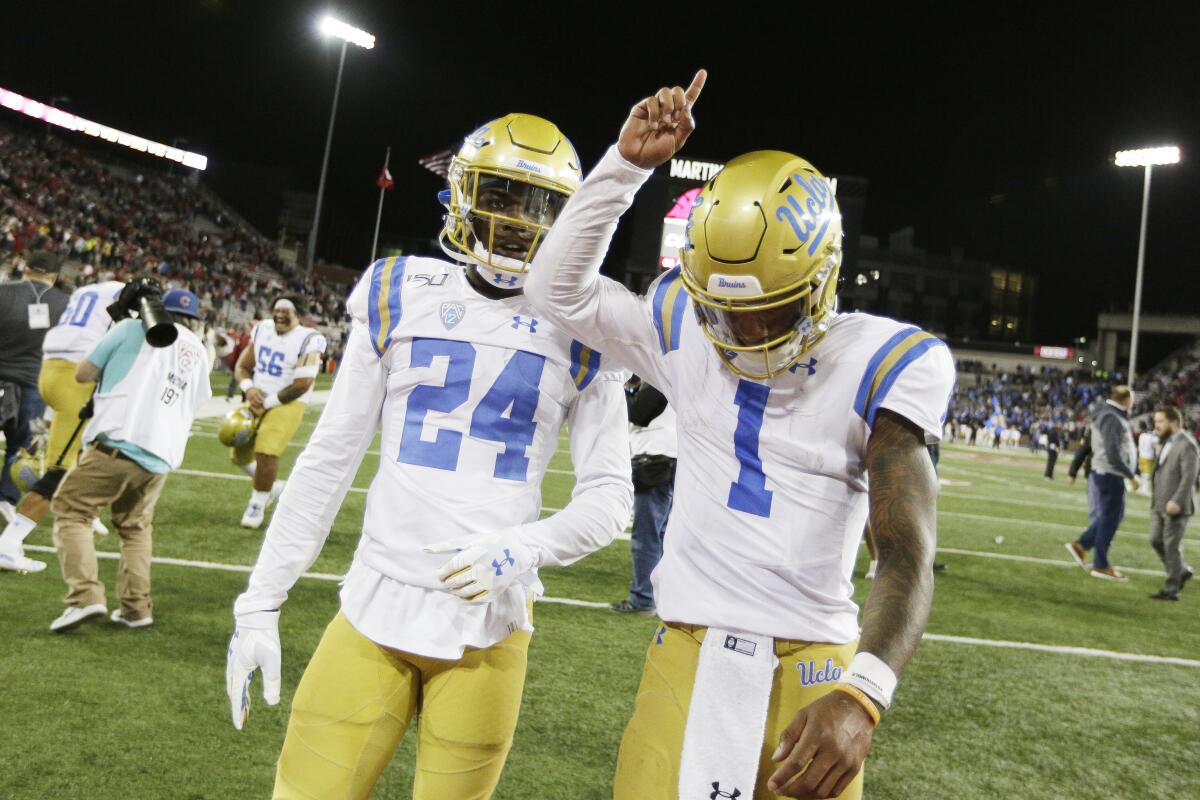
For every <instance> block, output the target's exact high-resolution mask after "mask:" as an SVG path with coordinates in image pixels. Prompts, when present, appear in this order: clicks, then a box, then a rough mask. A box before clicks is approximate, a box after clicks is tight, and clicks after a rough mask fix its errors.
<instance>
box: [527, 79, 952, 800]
mask: <svg viewBox="0 0 1200 800" xmlns="http://www.w3.org/2000/svg"><path fill="white" fill-rule="evenodd" d="M706 80H707V73H706V72H705V71H704V70H701V71H699V72H698V73H697V74H696V76H695V78H694V79H693V80H692V83H691V84H690V85H689V86H688V87H687V88H686V89H685V88H683V87H681V86H674V87H664V88H662V89H660V90H659V91H658V92H656V93H655V94H653V95H651V96H649V97H646V98H645V99H643V100H641V101H640V102H638V103H637V104H636V105H634V106H633V108H632V110H631V111H630V113H629V117H628V119H627V120H626V122H625V123H624V127H623V128H622V129H621V132H620V135H619V137H618V140H617V143H616V144H615V145H614V146H613V147H612V148H610V149H609V151H608V153H607V154H606V155H605V156H604V157H603V158H602V159H601V161H600V163H599V164H598V165H597V166H596V167H595V169H594V170H593V171H592V172H591V173H590V174H589V175H588V177H587V179H586V180H585V181H584V182H583V184H582V185H581V186H580V188H579V190H578V191H577V192H576V193H575V194H574V195H573V196H572V198H571V200H570V202H569V203H568V204H567V206H566V208H565V209H564V210H563V213H562V215H561V217H560V218H559V220H558V222H557V223H556V225H555V227H554V230H553V231H552V232H551V233H550V235H549V237H548V238H547V240H546V242H545V244H544V245H543V246H542V248H541V250H540V251H539V252H538V255H537V258H536V259H535V262H534V267H533V269H532V270H531V271H530V278H529V281H528V283H527V284H526V295H527V296H528V297H529V299H530V301H531V302H533V304H534V307H535V308H537V309H538V310H539V311H540V312H541V313H542V314H543V315H544V316H545V317H548V318H549V319H551V320H553V321H554V323H555V324H556V325H557V326H559V327H560V328H562V329H564V330H566V331H567V332H568V333H569V334H570V335H572V336H576V337H578V338H579V339H580V340H581V341H582V342H584V343H585V344H587V345H588V346H591V347H593V348H595V349H598V350H600V351H601V352H603V353H604V354H605V357H606V358H608V359H611V361H612V362H614V363H615V364H616V365H617V366H619V367H623V368H625V369H628V370H632V371H633V372H635V373H637V374H638V375H641V376H642V377H643V379H645V380H646V381H648V382H650V383H652V384H654V386H656V387H657V388H659V389H660V390H661V391H662V392H663V394H665V395H666V396H667V398H668V400H669V401H670V403H671V404H672V405H673V406H674V407H675V409H676V411H677V415H678V420H679V422H678V424H679V426H680V435H679V459H678V472H677V478H676V482H675V491H676V501H675V507H674V511H673V513H672V515H671V520H670V522H669V524H668V528H667V532H666V535H665V540H664V541H665V550H664V554H663V558H662V561H661V562H660V563H659V566H658V568H657V569H656V570H655V572H654V574H653V583H654V594H655V598H656V599H657V600H658V612H659V615H660V616H661V617H662V624H661V625H660V626H658V627H657V628H656V630H655V632H654V636H653V637H652V639H651V642H650V645H649V648H648V653H647V660H646V667H645V670H644V673H643V677H642V683H641V686H640V688H639V690H638V697H637V702H636V705H635V710H634V714H633V718H632V719H631V720H630V722H629V725H628V726H627V728H626V731H625V734H624V737H623V739H622V743H621V749H620V753H619V756H618V760H617V774H616V780H615V784H616V785H615V797H616V798H617V799H618V800H633V798H638V800H647V798H649V799H651V800H655V799H661V800H668V799H670V800H674V798H677V797H681V796H687V797H693V796H695V797H699V796H709V795H710V794H711V796H713V797H716V796H722V797H729V796H735V795H736V796H743V797H746V798H749V797H754V798H768V797H774V796H777V795H783V796H786V797H796V798H831V797H842V798H858V797H860V796H861V794H862V780H863V778H862V765H863V762H864V759H865V758H866V754H867V750H868V749H869V747H870V745H871V740H872V737H873V735H874V731H875V726H876V724H877V723H878V722H879V720H880V717H881V714H883V713H884V712H885V711H886V709H887V707H888V706H889V704H890V703H891V702H892V695H893V692H894V690H895V688H896V684H897V677H898V676H899V674H900V673H901V672H902V670H903V669H904V667H905V665H906V664H907V663H908V661H909V659H910V657H911V656H912V654H913V651H914V650H915V648H916V646H917V644H918V642H919V641H920V638H921V633H922V631H923V629H924V627H925V621H926V618H927V616H928V612H929V607H930V603H931V601H932V594H933V572H932V569H931V567H932V559H933V554H934V546H935V540H936V522H935V505H936V496H937V478H936V476H935V475H934V471H933V467H932V464H931V463H930V460H929V455H928V453H927V451H926V449H925V448H926V442H927V441H936V440H937V438H938V437H939V436H940V435H941V429H942V421H943V418H944V414H945V410H946V406H947V403H948V400H949V397H950V391H951V387H952V386H953V382H954V364H953V359H952V358H951V356H950V353H949V350H948V349H947V347H946V346H945V345H944V343H943V342H941V341H940V340H938V339H937V338H935V337H933V336H930V335H929V334H927V333H925V332H923V331H921V330H920V329H919V328H916V327H913V326H911V325H907V324H903V323H900V322H896V321H894V320H890V319H886V318H882V317H875V316H870V315H867V314H858V313H852V314H840V313H837V312H836V293H837V276H838V270H839V268H840V266H841V258H842V225H841V215H840V212H839V210H838V207H837V200H836V197H835V195H834V190H833V186H832V185H831V184H830V182H828V181H827V180H826V179H825V178H824V176H822V175H821V173H820V172H818V171H817V170H816V168H814V167H813V166H812V165H811V164H810V163H809V162H807V161H805V160H804V159H802V158H799V157H798V156H795V155H792V154H790V153H785V152H780V151H755V152H751V153H747V154H745V155H742V156H739V157H737V158H734V159H733V160H731V161H729V162H728V163H727V165H726V166H725V168H724V170H722V171H721V172H719V173H717V174H716V175H715V176H714V177H713V178H711V179H710V180H709V181H708V182H707V183H705V184H704V186H703V188H702V190H701V192H700V194H699V195H698V196H697V197H696V199H695V200H694V202H693V207H692V209H691V214H690V217H689V221H688V225H687V229H686V231H687V232H686V242H685V244H684V246H683V248H682V249H681V252H680V264H679V266H677V267H675V268H674V269H671V270H668V271H666V272H665V273H664V274H663V275H661V276H660V277H659V279H658V280H657V281H656V282H655V283H654V284H652V285H651V286H650V288H649V289H648V290H647V292H646V295H645V296H638V295H635V294H633V293H631V292H630V291H629V290H628V289H626V288H625V287H624V286H622V285H621V284H618V283H615V282H613V281H611V280H608V279H607V278H604V277H602V276H600V275H599V268H600V264H601V262H602V260H603V258H604V254H605V251H606V250H607V248H608V244H609V241H610V240H611V237H612V235H613V232H614V230H615V229H616V226H617V223H618V220H619V218H620V217H621V215H622V213H624V211H625V210H626V209H627V208H628V207H629V206H630V204H631V203H632V201H633V197H634V195H635V193H636V192H637V190H638V188H639V187H640V186H641V185H642V184H643V183H644V182H645V181H646V179H647V178H648V177H649V176H650V174H651V173H652V171H653V170H654V168H655V167H657V166H659V165H661V164H663V163H664V162H665V161H666V160H667V159H669V158H670V157H671V156H673V155H674V154H675V153H676V152H677V151H678V150H679V149H680V148H681V147H683V145H684V143H685V142H686V141H687V139H688V137H689V135H690V134H691V133H692V132H693V130H694V128H695V124H696V123H695V118H694V116H693V108H694V106H695V105H696V103H697V101H698V99H699V97H700V94H701V90H702V89H703V87H704V84H705V82H706ZM797 136H798V137H799V136H800V134H799V133H798V134H797ZM868 515H869V517H870V522H871V527H872V529H873V530H874V531H875V536H876V541H877V542H878V545H879V566H878V574H877V577H876V580H875V582H874V584H873V585H872V587H871V593H870V595H869V597H868V598H867V601H866V607H865V613H864V617H863V621H862V627H861V631H860V629H859V624H858V607H857V606H856V605H855V603H854V601H853V598H852V596H853V591H854V587H853V584H852V583H851V580H850V576H851V570H852V568H853V565H854V561H855V553H856V551H857V547H858V542H859V539H860V537H861V534H862V530H863V526H864V522H865V521H866V518H867V517H868ZM685 734H686V735H685Z"/></svg>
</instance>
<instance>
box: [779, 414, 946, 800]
mask: <svg viewBox="0 0 1200 800" xmlns="http://www.w3.org/2000/svg"><path fill="white" fill-rule="evenodd" d="M867 474H868V475H869V476H870V507H871V510H870V518H871V532H872V534H873V535H874V538H875V546H876V548H877V550H878V558H879V565H878V567H877V569H876V573H875V581H874V583H873V584H872V587H871V594H870V595H869V596H868V598H867V603H866V606H865V608H864V616H863V627H862V634H861V636H860V638H859V647H858V649H859V652H860V653H861V652H866V653H871V654H872V655H874V656H876V657H877V658H879V659H880V660H882V661H883V662H884V663H886V664H887V665H888V667H890V668H891V670H892V671H893V672H894V673H896V674H897V675H899V674H900V672H901V671H902V670H903V669H904V667H905V665H907V664H908V661H909V659H910V658H911V657H912V654H913V652H914V651H915V650H916V649H917V645H918V644H919V643H920V641H921V634H922V633H923V632H924V630H925V622H926V620H927V619H928V617H929V607H930V605H931V604H932V603H933V555H934V548H935V546H936V543H937V523H936V515H937V475H936V473H935V472H934V470H933V463H932V462H931V461H930V459H929V452H928V450H926V448H925V434H924V433H923V432H922V431H921V429H920V428H918V427H917V426H916V425H913V424H912V423H910V422H909V421H907V420H906V419H904V418H903V417H900V416H899V415H897V414H893V413H892V412H890V411H887V410H883V411H880V413H879V416H878V417H877V418H876V422H875V427H874V429H873V431H872V433H871V438H870V440H869V441H868V443H867ZM864 702H866V703H871V702H873V701H871V700H870V699H869V698H865V697H864V699H863V700H856V699H855V698H854V697H852V696H851V695H849V694H847V693H845V692H840V691H835V692H830V693H829V694H827V695H825V696H824V697H822V698H821V699H819V700H817V701H816V702H814V703H812V704H811V705H809V706H806V707H805V708H802V709H800V711H799V712H798V713H797V714H796V717H795V719H794V720H793V721H792V724H791V725H789V726H788V728H787V730H785V731H784V733H783V736H782V737H781V740H780V743H779V748H778V750H777V751H776V752H775V755H774V758H775V760H776V761H782V762H783V763H782V764H781V765H780V766H779V768H778V769H777V770H776V772H775V774H774V775H772V776H771V778H770V781H769V782H768V786H769V787H770V788H771V790H772V791H774V792H776V793H777V794H781V795H783V796H785V797H796V798H827V797H837V796H838V795H839V794H841V793H842V791H843V790H844V789H845V788H846V786H848V785H849V783H850V781H852V780H853V779H854V776H855V775H857V774H858V771H859V770H860V769H861V768H862V764H863V761H864V760H865V759H866V757H867V751H868V750H869V749H870V747H871V739H872V736H873V735H874V732H875V724H876V722H875V720H876V716H877V713H878V712H876V715H872V714H871V713H870V712H869V711H868V710H867V708H866V707H865V706H864V705H863V703H864Z"/></svg>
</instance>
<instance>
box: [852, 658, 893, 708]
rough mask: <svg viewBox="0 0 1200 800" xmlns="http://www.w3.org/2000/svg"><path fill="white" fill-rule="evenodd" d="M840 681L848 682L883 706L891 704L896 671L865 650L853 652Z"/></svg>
mask: <svg viewBox="0 0 1200 800" xmlns="http://www.w3.org/2000/svg"><path fill="white" fill-rule="evenodd" d="M842 682H843V683H848V684H850V685H851V686H853V687H854V688H856V689H858V690H859V691H861V692H862V693H863V694H865V695H866V696H867V697H870V698H871V699H872V700H874V701H875V702H876V703H879V705H881V706H883V707H884V708H887V707H888V706H890V705H891V704H892V695H893V694H894V693H895V691H896V673H894V672H892V668H891V667H889V666H888V665H887V664H885V663H883V661H882V660H880V659H879V658H878V657H876V656H873V655H871V654H870V653H867V652H859V653H856V654H855V656H854V660H853V661H851V662H850V666H849V668H847V670H846V671H845V673H843V674H842Z"/></svg>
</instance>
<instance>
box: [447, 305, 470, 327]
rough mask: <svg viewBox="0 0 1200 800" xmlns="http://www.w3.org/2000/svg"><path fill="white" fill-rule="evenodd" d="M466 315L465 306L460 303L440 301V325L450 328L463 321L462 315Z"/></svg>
mask: <svg viewBox="0 0 1200 800" xmlns="http://www.w3.org/2000/svg"><path fill="white" fill-rule="evenodd" d="M466 315H467V307H466V306H465V305H463V304H462V303H442V308H441V316H442V325H444V326H445V328H446V330H450V329H451V328H453V327H454V326H455V325H457V324H458V323H460V322H462V321H463V317H465V316H466Z"/></svg>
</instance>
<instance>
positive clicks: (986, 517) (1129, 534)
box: [938, 510, 1200, 547]
mask: <svg viewBox="0 0 1200 800" xmlns="http://www.w3.org/2000/svg"><path fill="white" fill-rule="evenodd" d="M938 516H942V517H958V518H960V519H973V520H978V521H980V522H1004V523H1008V524H1010V525H1025V526H1028V527H1030V528H1052V529H1054V530H1058V531H1073V532H1074V533H1075V534H1076V535H1078V534H1081V533H1083V531H1084V529H1086V528H1087V525H1067V524H1065V523H1062V522H1042V521H1040V520H1034V519H1019V518H1014V517H994V516H991V515H990V514H969V513H967V512H965V511H941V510H939V511H938ZM1117 536H1124V537H1126V538H1131V539H1141V540H1142V541H1143V542H1146V543H1147V544H1148V543H1149V541H1150V533H1149V531H1147V532H1146V533H1137V532H1135V531H1117ZM1183 543H1184V545H1185V546H1187V547H1200V540H1192V539H1184V540H1183Z"/></svg>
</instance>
